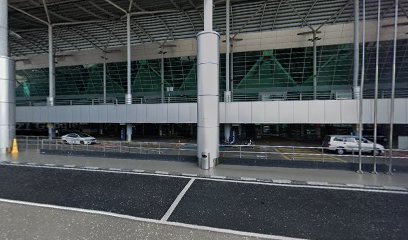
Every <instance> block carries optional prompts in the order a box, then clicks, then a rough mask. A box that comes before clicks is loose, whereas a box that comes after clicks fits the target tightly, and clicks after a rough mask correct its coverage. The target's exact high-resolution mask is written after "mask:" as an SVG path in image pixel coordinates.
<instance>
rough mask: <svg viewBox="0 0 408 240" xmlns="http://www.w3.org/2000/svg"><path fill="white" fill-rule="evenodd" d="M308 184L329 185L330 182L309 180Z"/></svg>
mask: <svg viewBox="0 0 408 240" xmlns="http://www.w3.org/2000/svg"><path fill="white" fill-rule="evenodd" d="M307 184H310V185H321V186H329V183H328V182H313V181H307Z"/></svg>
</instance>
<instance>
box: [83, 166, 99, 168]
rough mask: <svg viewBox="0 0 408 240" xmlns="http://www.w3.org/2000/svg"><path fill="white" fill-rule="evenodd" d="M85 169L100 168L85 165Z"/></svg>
mask: <svg viewBox="0 0 408 240" xmlns="http://www.w3.org/2000/svg"><path fill="white" fill-rule="evenodd" d="M84 168H85V169H99V168H98V167H88V166H87V167H84Z"/></svg>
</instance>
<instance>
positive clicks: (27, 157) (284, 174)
mask: <svg viewBox="0 0 408 240" xmlns="http://www.w3.org/2000/svg"><path fill="white" fill-rule="evenodd" d="M0 161H10V162H19V163H38V164H56V165H75V166H88V167H99V168H119V169H141V170H147V171H166V172H173V173H188V174H198V175H204V176H227V177H234V178H240V177H244V178H257V179H274V180H276V179H282V180H295V181H307V182H328V183H340V184H357V185H376V186H395V187H408V174H404V173H394V174H393V175H387V174H384V173H378V174H371V173H364V174H358V173H355V172H353V171H345V170H326V169H301V168H278V167H256V166H238V165H218V166H217V167H216V168H214V169H212V170H209V171H205V170H201V169H199V168H198V167H197V165H196V164H194V163H188V162H169V161H152V160H129V159H110V158H94V157H72V156H59V155H44V154H40V153H39V152H38V151H37V150H28V151H22V152H20V153H19V154H18V156H11V155H0Z"/></svg>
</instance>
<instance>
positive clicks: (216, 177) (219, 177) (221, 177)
mask: <svg viewBox="0 0 408 240" xmlns="http://www.w3.org/2000/svg"><path fill="white" fill-rule="evenodd" d="M210 178H214V179H226V178H227V177H225V176H210Z"/></svg>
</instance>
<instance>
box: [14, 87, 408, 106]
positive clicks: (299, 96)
mask: <svg viewBox="0 0 408 240" xmlns="http://www.w3.org/2000/svg"><path fill="white" fill-rule="evenodd" d="M350 93H351V92H345V91H340V90H339V91H331V92H330V91H325V92H318V93H317V97H316V98H317V99H318V100H336V99H352V94H350ZM260 94H261V93H238V92H237V93H234V94H233V101H234V102H243V101H278V100H279V101H298V100H299V101H300V100H313V98H314V95H313V93H312V92H285V93H284V94H282V92H280V94H281V95H282V96H281V97H279V98H276V97H275V98H271V99H262V96H261V95H260ZM390 95H391V93H390V91H389V90H383V91H380V93H379V98H390ZM395 97H396V98H406V97H408V90H407V89H397V91H396V92H395ZM373 98H374V92H373V91H365V92H364V99H373ZM223 99H224V97H223V96H221V95H220V101H221V102H222V101H223ZM192 102H197V97H196V96H193V95H190V96H166V97H165V98H164V103H192ZM157 103H161V97H159V96H143V97H134V98H133V99H132V104H157ZM103 104H125V98H124V97H108V98H107V99H106V103H104V101H103V98H101V97H89V98H75V99H74V98H73V99H56V100H55V105H103ZM16 105H17V106H46V105H47V101H46V99H45V97H44V98H43V99H37V100H35V99H32V100H22V99H20V100H17V101H16Z"/></svg>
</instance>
